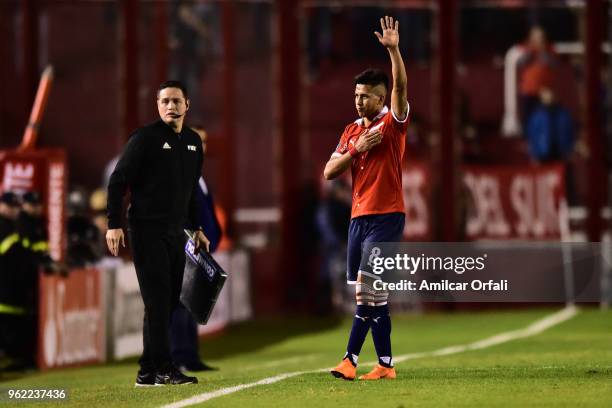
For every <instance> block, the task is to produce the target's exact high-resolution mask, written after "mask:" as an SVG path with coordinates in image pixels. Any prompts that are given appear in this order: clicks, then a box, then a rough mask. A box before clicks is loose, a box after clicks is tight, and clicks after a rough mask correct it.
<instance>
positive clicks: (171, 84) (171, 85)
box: [157, 80, 189, 99]
mask: <svg viewBox="0 0 612 408" xmlns="http://www.w3.org/2000/svg"><path fill="white" fill-rule="evenodd" d="M166 88H178V89H180V90H181V92H182V93H183V96H184V97H185V99H188V98H189V95H188V94H187V87H186V86H185V85H183V83H182V82H181V81H174V80H172V81H166V82H164V83H163V84H161V85H160V86H159V88H157V97H159V93H160V92H161V91H162V90H164V89H166Z"/></svg>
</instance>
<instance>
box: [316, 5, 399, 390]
mask: <svg viewBox="0 0 612 408" xmlns="http://www.w3.org/2000/svg"><path fill="white" fill-rule="evenodd" d="M380 25H381V28H382V34H380V33H378V32H375V35H376V37H377V38H378V41H379V42H380V43H381V44H382V45H383V46H384V47H385V48H386V49H387V52H388V53H389V58H390V60H391V71H392V74H393V87H392V89H391V109H389V108H388V107H387V106H385V99H386V96H387V92H388V89H389V78H388V77H387V75H386V74H385V73H384V72H383V71H381V70H376V69H368V70H366V71H364V72H362V73H361V74H359V75H357V77H356V78H355V82H354V83H355V94H354V95H355V99H354V101H355V108H356V110H357V113H358V115H359V119H357V120H356V121H355V122H353V123H351V124H349V125H348V126H347V127H346V128H345V130H344V132H343V134H342V136H341V138H340V142H339V143H338V146H337V147H336V150H335V151H334V153H333V154H332V155H331V157H330V159H329V161H328V162H327V164H326V165H325V170H324V176H325V178H326V179H328V180H331V179H334V178H336V177H338V176H340V175H341V174H342V173H344V172H345V171H346V170H348V169H349V168H351V174H352V180H353V191H352V192H353V194H352V198H353V205H352V209H351V217H352V218H351V222H350V226H349V238H348V255H347V283H348V284H354V285H355V299H356V303H357V307H356V312H355V317H354V319H353V327H352V330H351V333H350V335H349V340H348V345H347V348H346V353H345V354H344V357H343V359H342V361H341V362H340V364H338V365H337V366H336V367H335V368H334V369H333V370H332V371H331V374H332V375H334V376H335V377H337V378H343V379H345V380H353V379H355V376H356V374H357V360H358V357H359V353H360V352H361V347H362V346H363V343H364V341H365V338H366V336H367V334H368V331H369V330H370V328H371V329H372V339H373V340H374V347H375V348H376V354H377V355H378V364H377V365H376V366H375V367H374V369H373V370H372V371H370V372H369V373H368V374H365V375H362V376H360V377H359V379H362V380H380V379H383V378H385V379H394V378H395V377H396V373H395V369H394V368H393V358H392V353H391V317H390V316H389V307H388V305H387V300H388V297H389V292H387V291H386V290H376V289H374V286H375V285H374V282H375V281H377V280H379V277H378V276H377V275H374V274H372V273H368V272H365V271H362V270H360V265H361V257H362V248H363V245H364V244H366V243H368V242H398V241H401V238H402V233H403V230H404V223H405V214H404V208H405V207H404V198H403V189H402V158H403V156H404V150H405V147H406V132H407V128H408V114H409V110H410V108H409V105H408V102H407V100H406V97H407V89H406V86H407V78H406V68H405V67H404V61H403V60H402V56H401V53H400V50H399V23H398V22H397V21H394V19H393V18H391V17H385V18H381V19H380Z"/></svg>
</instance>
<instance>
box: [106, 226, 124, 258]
mask: <svg viewBox="0 0 612 408" xmlns="http://www.w3.org/2000/svg"><path fill="white" fill-rule="evenodd" d="M119 244H121V245H123V247H124V248H125V237H124V236H123V230H122V229H121V228H115V229H109V230H108V231H106V245H107V246H108V250H109V251H110V253H111V254H113V256H117V255H119Z"/></svg>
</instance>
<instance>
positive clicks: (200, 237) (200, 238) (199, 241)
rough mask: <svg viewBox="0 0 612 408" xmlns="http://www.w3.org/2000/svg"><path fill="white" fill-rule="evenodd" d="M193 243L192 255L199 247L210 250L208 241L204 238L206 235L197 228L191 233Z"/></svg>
mask: <svg viewBox="0 0 612 408" xmlns="http://www.w3.org/2000/svg"><path fill="white" fill-rule="evenodd" d="M193 243H194V244H195V245H194V247H193V253H194V255H195V254H197V253H198V251H199V250H200V248H204V249H206V252H210V241H209V240H208V238H206V235H204V233H203V232H202V231H200V230H197V231H196V232H195V233H194V234H193Z"/></svg>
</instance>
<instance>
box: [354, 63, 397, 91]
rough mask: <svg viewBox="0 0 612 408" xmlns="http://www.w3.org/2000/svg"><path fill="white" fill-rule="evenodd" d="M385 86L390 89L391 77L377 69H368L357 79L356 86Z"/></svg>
mask: <svg viewBox="0 0 612 408" xmlns="http://www.w3.org/2000/svg"><path fill="white" fill-rule="evenodd" d="M381 84H382V85H384V86H385V89H389V77H388V76H387V74H385V72H384V71H382V70H380V69H376V68H368V69H366V70H365V71H363V72H362V73H360V74H359V75H357V76H356V77H355V85H370V86H376V85H381Z"/></svg>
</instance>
